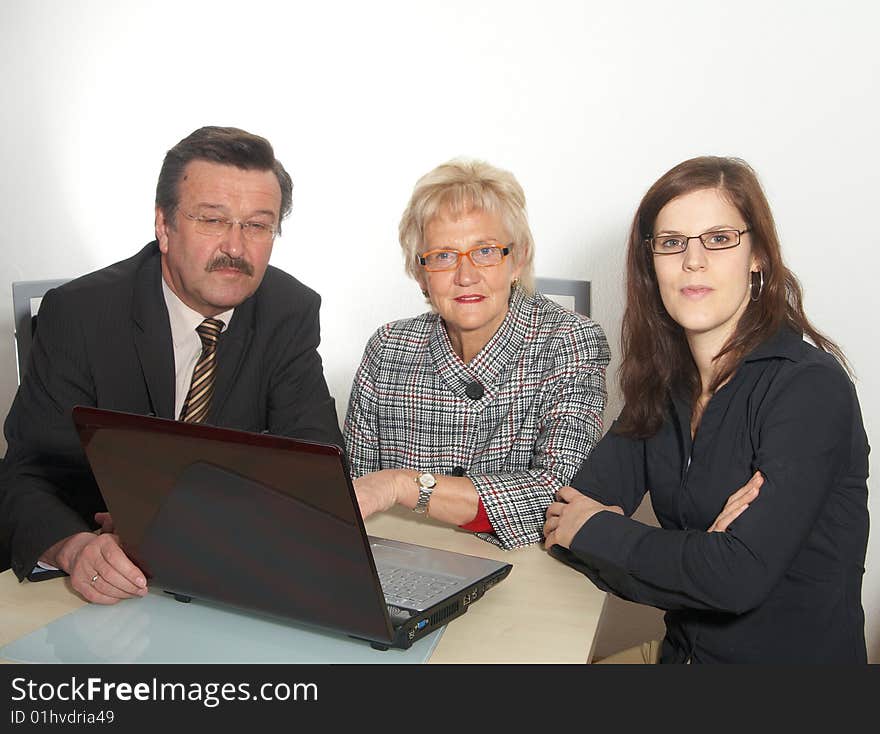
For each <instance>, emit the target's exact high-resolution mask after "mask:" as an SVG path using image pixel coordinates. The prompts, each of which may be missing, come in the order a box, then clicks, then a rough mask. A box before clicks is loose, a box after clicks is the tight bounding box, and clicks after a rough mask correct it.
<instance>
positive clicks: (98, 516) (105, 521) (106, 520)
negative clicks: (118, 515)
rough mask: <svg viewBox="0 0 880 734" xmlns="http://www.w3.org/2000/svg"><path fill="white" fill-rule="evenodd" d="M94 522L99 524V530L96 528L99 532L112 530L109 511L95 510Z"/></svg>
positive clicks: (110, 531) (111, 519)
mask: <svg viewBox="0 0 880 734" xmlns="http://www.w3.org/2000/svg"><path fill="white" fill-rule="evenodd" d="M95 522H96V523H98V525H100V526H101V528H100V530H98V532H99V533H112V532H113V518H112V517H111V515H110V513H109V512H96V513H95Z"/></svg>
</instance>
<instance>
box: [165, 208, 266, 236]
mask: <svg viewBox="0 0 880 734" xmlns="http://www.w3.org/2000/svg"><path fill="white" fill-rule="evenodd" d="M180 213H181V214H183V216H185V217H186V218H187V219H189V220H191V221H193V222H195V230H196V232H198V233H199V234H203V235H207V236H208V237H221V236H223V235H225V234H228V233H229V230H231V229H232V225H233V224H237V225H238V226H239V227H241V234H242V236H243V237H244V238H245V239H246V240H250V241H251V242H269V241H270V240H271V239H272V238H273V237H275V227H274V225H271V224H267V223H266V222H260V221H258V220H254V219H252V220H248V221H245V222H242V221H241V220H240V219H229V218H228V217H214V216H206V215H196V214H187V213H186V212H185V211H181V212H180Z"/></svg>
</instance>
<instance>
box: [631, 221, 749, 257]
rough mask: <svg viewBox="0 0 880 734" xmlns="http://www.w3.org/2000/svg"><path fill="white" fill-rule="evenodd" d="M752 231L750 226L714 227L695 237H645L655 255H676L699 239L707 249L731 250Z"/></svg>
mask: <svg viewBox="0 0 880 734" xmlns="http://www.w3.org/2000/svg"><path fill="white" fill-rule="evenodd" d="M746 232H751V228H750V227H746V228H745V229H714V230H712V231H711V232H703V234H696V235H694V236H693V237H685V236H684V235H681V234H661V235H656V236H649V237H646V238H645V242H647V243H648V244H649V245H650V246H651V251H652V252H653V253H654V254H655V255H676V254H678V253H680V252H684V251H685V250H687V248H688V243H689V242H690V241H691V240H699V241H700V242H702V243H703V247H705V248H706V249H707V250H729V249H730V248H731V247H736V246H737V245H738V244H739V243H740V242H741V241H742V240H741V239H740V238H741V237H742V235H744V234H745V233H746Z"/></svg>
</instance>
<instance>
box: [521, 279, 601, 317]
mask: <svg viewBox="0 0 880 734" xmlns="http://www.w3.org/2000/svg"><path fill="white" fill-rule="evenodd" d="M535 290H537V291H538V293H543V294H544V295H545V296H547V298H550V299H552V300H554V301H556V302H557V303H558V304H560V305H561V306H564V307H565V308H567V309H569V310H570V311H574V312H575V313H579V314H583V315H584V316H589V315H590V281H589V280H567V279H564V278H535Z"/></svg>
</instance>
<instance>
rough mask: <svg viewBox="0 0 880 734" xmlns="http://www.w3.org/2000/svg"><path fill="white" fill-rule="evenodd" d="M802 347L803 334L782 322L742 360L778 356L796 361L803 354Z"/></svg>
mask: <svg viewBox="0 0 880 734" xmlns="http://www.w3.org/2000/svg"><path fill="white" fill-rule="evenodd" d="M803 349H804V339H803V336H801V335H800V334H798V333H797V332H796V331H794V329H792V328H791V326H789V325H787V324H783V325H782V326H781V327H779V329H778V330H777V332H776V333H775V334H774V335H773V336H771V337H770V338H769V339H767V340H766V341H764V342H762V343H761V344H759V345H758V346H757V347H755V349H753V350H752V351H751V352H750V353H749V354H748V355H746V357H745V359H743V362H757V361H759V360H762V359H774V358H778V357H782V358H783V359H789V360H791V361H792V362H797V361H799V360H800V359H801V356H802V355H803Z"/></svg>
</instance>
